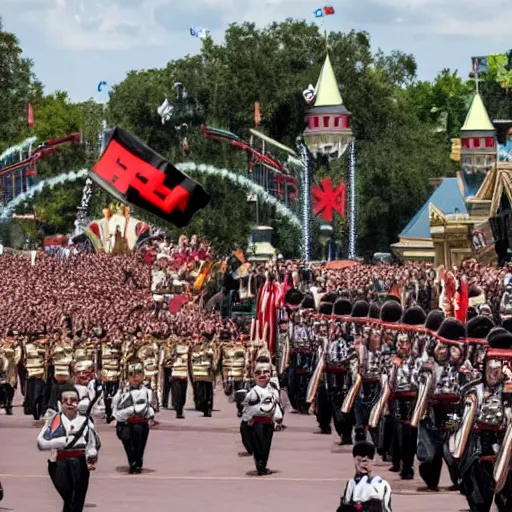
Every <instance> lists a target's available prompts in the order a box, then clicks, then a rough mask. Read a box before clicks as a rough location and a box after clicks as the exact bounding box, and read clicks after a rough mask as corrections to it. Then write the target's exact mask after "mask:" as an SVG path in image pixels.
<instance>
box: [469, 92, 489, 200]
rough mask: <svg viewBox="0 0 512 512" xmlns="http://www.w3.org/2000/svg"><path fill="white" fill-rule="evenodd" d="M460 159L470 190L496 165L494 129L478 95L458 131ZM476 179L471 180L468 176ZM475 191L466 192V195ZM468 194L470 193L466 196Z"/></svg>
mask: <svg viewBox="0 0 512 512" xmlns="http://www.w3.org/2000/svg"><path fill="white" fill-rule="evenodd" d="M460 138H461V158H460V165H461V169H462V171H464V175H465V176H464V177H465V181H466V180H467V179H468V180H469V181H474V183H472V186H471V189H474V187H478V186H479V185H480V184H481V183H482V181H483V178H485V175H486V174H487V172H488V171H489V170H491V169H492V168H494V166H495V165H496V154H497V153H496V151H497V150H496V129H495V128H494V125H493V124H492V122H491V120H490V119H489V115H488V114H487V110H486V108H485V106H484V102H483V101H482V97H481V96H480V94H478V93H477V94H475V97H474V98H473V102H472V103H471V108H470V109H469V112H468V115H467V117H466V121H465V123H464V126H463V127H462V128H461V130H460ZM471 175H473V176H474V177H477V179H476V180H471V179H470V176H471ZM477 191H478V188H477V189H476V190H471V191H466V197H467V196H468V195H473V194H476V192H477ZM468 192H472V194H471V193H469V194H468Z"/></svg>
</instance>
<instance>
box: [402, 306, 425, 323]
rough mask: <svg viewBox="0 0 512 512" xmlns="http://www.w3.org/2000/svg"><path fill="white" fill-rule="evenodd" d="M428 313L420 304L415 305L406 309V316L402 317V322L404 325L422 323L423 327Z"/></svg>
mask: <svg viewBox="0 0 512 512" xmlns="http://www.w3.org/2000/svg"><path fill="white" fill-rule="evenodd" d="M426 319H427V315H426V314H425V311H423V309H421V308H420V307H419V306H413V307H412V308H409V309H406V310H405V312H404V316H403V317H402V323H403V324H404V325H421V326H422V327H423V325H424V323H425V320H426Z"/></svg>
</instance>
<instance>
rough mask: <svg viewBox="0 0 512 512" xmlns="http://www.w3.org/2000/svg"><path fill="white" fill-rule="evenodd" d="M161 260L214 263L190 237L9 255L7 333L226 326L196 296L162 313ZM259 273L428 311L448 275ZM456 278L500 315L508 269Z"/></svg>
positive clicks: (3, 277)
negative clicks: (68, 325) (66, 322)
mask: <svg viewBox="0 0 512 512" xmlns="http://www.w3.org/2000/svg"><path fill="white" fill-rule="evenodd" d="M155 249H156V250H155ZM151 254H152V257H151ZM155 254H167V256H168V261H169V265H170V266H171V267H172V269H173V272H177V273H180V272H181V273H182V275H181V277H183V272H184V273H185V274H186V272H187V265H190V268H192V267H194V268H195V269H196V270H197V268H198V266H199V265H200V263H201V262H202V261H204V260H206V259H209V258H213V257H214V256H213V254H212V250H211V248H210V247H209V246H208V244H205V243H198V242H197V239H196V238H194V237H193V238H192V239H191V240H190V241H189V240H187V239H186V238H183V237H182V238H181V239H180V241H179V243H178V244H176V245H173V244H171V243H168V242H165V241H159V242H157V243H154V244H153V245H148V246H147V247H146V248H145V249H144V250H139V251H136V252H132V253H127V254H70V255H69V257H67V258H59V257H54V256H51V255H48V254H45V253H44V252H39V253H37V257H36V258H35V260H34V258H30V257H29V256H27V254H7V253H4V254H3V255H1V256H0V282H1V285H0V332H2V333H5V332H7V331H11V332H19V333H20V334H36V333H45V332H46V333H50V332H52V330H54V329H56V328H58V327H59V326H60V325H62V319H63V318H64V317H66V318H70V319H71V320H72V325H73V330H74V331H75V332H76V331H79V330H83V331H84V332H90V331H91V330H92V329H93V328H95V327H96V328H98V327H100V328H102V329H105V330H107V331H109V332H119V334H123V333H134V332H136V331H137V330H142V331H143V332H147V333H152V334H157V335H161V336H167V335H170V334H173V333H174V334H179V335H184V336H189V335H193V334H197V333H198V332H201V331H205V330H206V331H212V330H215V329H216V328H217V327H219V326H221V325H222V324H225V323H226V322H225V321H223V320H222V319H221V318H220V315H219V314H218V313H217V312H211V313H206V312H205V310H204V309H203V307H202V306H203V304H204V301H201V300H198V299H199V296H200V294H198V293H197V292H194V293H191V295H190V297H188V298H187V300H185V301H184V303H183V305H182V306H181V308H178V309H179V310H178V312H176V311H172V312H171V311H170V310H169V308H163V309H161V310H158V312H157V313H155V307H154V295H153V293H152V291H151V279H152V268H153V265H154V262H155V261H154V260H155V258H156V256H155ZM251 271H252V272H254V274H255V275H256V279H255V281H256V282H257V283H258V285H257V287H258V288H259V286H261V285H262V284H263V283H264V281H265V278H266V276H268V274H269V273H272V274H273V275H274V276H275V278H276V279H277V281H278V282H281V283H282V282H284V281H287V282H288V283H289V284H290V286H291V287H296V288H300V289H302V291H308V292H309V291H311V292H313V293H315V294H316V295H317V296H318V295H321V294H323V293H325V292H334V293H337V294H339V295H340V296H341V295H343V296H347V297H349V298H351V299H356V298H364V299H367V300H371V299H374V298H375V297H376V296H382V295H385V294H387V293H391V294H394V295H398V296H399V297H400V298H401V300H402V303H403V305H404V306H405V307H407V306H409V305H411V304H412V303H417V304H419V305H421V306H422V307H423V308H424V309H425V310H426V311H429V310H430V309H433V308H437V307H439V295H440V289H439V281H440V275H439V274H440V271H439V269H435V268H434V267H433V266H432V265H430V264H426V263H417V262H410V263H407V264H405V265H400V266H397V265H377V266H371V265H362V264H354V265H353V266H349V267H347V268H344V269H330V268H329V267H328V265H325V264H309V263H307V264H306V263H303V262H300V261H286V260H283V259H276V260H274V261H271V262H268V263H267V264H261V265H256V266H253V268H252V270H251ZM451 272H452V273H453V275H454V277H455V278H456V279H458V278H460V277H461V276H462V275H465V276H466V278H467V281H468V285H469V296H470V297H483V298H484V299H483V302H485V303H486V304H487V305H489V306H490V308H491V309H492V311H493V312H497V311H498V309H499V302H500V297H501V295H502V292H503V289H504V282H505V281H506V278H507V274H508V272H509V269H508V268H507V267H505V268H496V267H494V266H491V265H482V264H478V263H477V262H476V261H474V260H468V261H466V262H464V263H463V264H462V266H461V267H460V268H457V269H451ZM189 290H190V288H189ZM221 290H222V280H220V281H219V290H218V291H221ZM192 291H193V290H192ZM255 292H256V294H257V289H256V290H255ZM480 302H482V301H480ZM230 325H231V324H230ZM229 328H233V329H235V327H234V326H232V327H229Z"/></svg>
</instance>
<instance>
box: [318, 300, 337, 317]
mask: <svg viewBox="0 0 512 512" xmlns="http://www.w3.org/2000/svg"><path fill="white" fill-rule="evenodd" d="M333 307H334V304H333V303H332V302H320V305H319V306H318V312H319V313H320V314H322V315H332V310H333Z"/></svg>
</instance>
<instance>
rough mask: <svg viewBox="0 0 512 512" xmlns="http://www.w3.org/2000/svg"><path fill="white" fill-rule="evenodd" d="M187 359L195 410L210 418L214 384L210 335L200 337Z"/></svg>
mask: <svg viewBox="0 0 512 512" xmlns="http://www.w3.org/2000/svg"><path fill="white" fill-rule="evenodd" d="M189 358H190V370H191V372H190V373H191V374H190V380H191V381H192V383H193V385H194V395H195V399H196V406H197V410H199V411H201V412H202V413H203V414H204V416H205V417H206V418H211V416H212V411H213V383H214V382H215V361H214V360H215V347H214V344H213V342H212V335H211V334H209V333H203V334H202V335H201V339H200V340H199V341H198V342H196V343H194V345H192V346H191V347H190V354H189Z"/></svg>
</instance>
